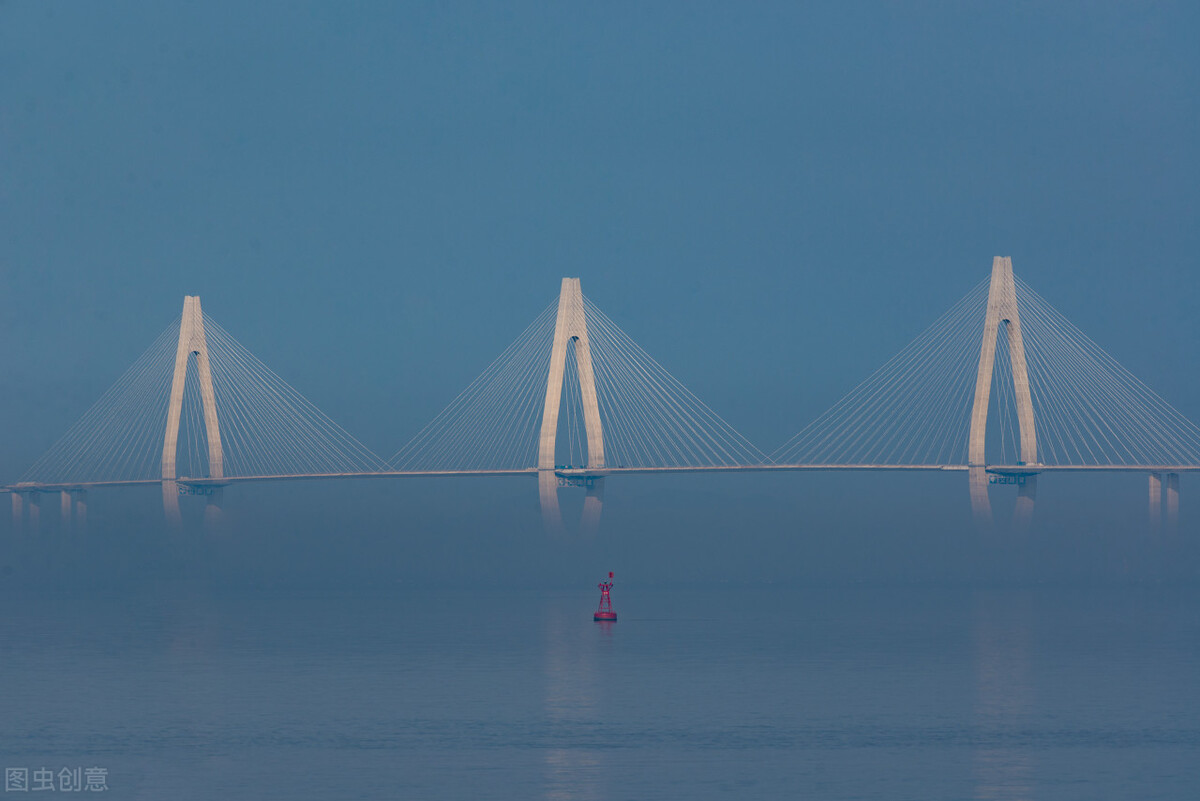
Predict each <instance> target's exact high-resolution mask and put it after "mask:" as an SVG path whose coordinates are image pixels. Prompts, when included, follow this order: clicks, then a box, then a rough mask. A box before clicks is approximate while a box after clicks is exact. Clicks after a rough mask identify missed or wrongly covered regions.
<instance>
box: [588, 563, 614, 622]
mask: <svg viewBox="0 0 1200 801" xmlns="http://www.w3.org/2000/svg"><path fill="white" fill-rule="evenodd" d="M612 578H613V574H612V571H611V570H610V571H609V572H608V581H602V582H600V583H599V584H598V585H596V586H598V587H599V588H600V606H599V607H598V608H597V609H596V614H594V615H592V620H604V621H608V622H610V623H615V622H616V620H617V613H616V612H614V611H613V608H612V599H611V598H609V597H608V591H609V590H611V589H612V585H613V582H612Z"/></svg>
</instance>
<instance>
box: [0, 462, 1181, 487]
mask: <svg viewBox="0 0 1200 801" xmlns="http://www.w3.org/2000/svg"><path fill="white" fill-rule="evenodd" d="M969 469H970V467H969V466H968V465H965V464H752V465H720V466H704V467H604V468H597V469H589V468H576V467H560V468H556V469H555V471H554V472H555V474H556V475H559V476H562V477H564V478H602V477H604V476H618V475H659V474H662V475H666V474H685V473H771V472H927V473H928V472H965V471H967V470H969ZM984 469H985V470H986V471H987V472H989V473H995V474H999V475H1037V474H1039V473H1193V472H1200V465H1186V464H1175V465H986V466H985V467H984ZM538 472H539V471H538V469H537V468H534V467H528V468H520V469H515V470H394V471H379V472H373V473H311V474H293V475H264V476H227V477H225V478H189V477H186V476H181V477H179V478H178V479H176V481H177V482H178V483H179V484H182V485H184V486H194V487H205V486H209V487H211V486H228V485H230V484H245V483H250V482H255V481H314V480H321V479H347V478H358V479H364V478H376V479H378V478H450V477H456V478H472V477H476V478H496V477H515V476H536V475H537V474H538ZM160 484H162V479H140V480H133V481H88V482H75V483H64V484H40V483H32V482H26V483H19V484H12V485H9V486H7V487H0V493H3V492H58V491H62V490H86V489H99V488H101V487H139V486H157V485H160Z"/></svg>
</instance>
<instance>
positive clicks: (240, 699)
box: [0, 583, 1200, 801]
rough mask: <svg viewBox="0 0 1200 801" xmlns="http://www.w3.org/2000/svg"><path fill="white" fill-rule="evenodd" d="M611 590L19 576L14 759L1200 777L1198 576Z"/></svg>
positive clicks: (677, 793) (987, 795) (16, 763)
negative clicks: (65, 580)
mask: <svg viewBox="0 0 1200 801" xmlns="http://www.w3.org/2000/svg"><path fill="white" fill-rule="evenodd" d="M595 601H596V597H595V592H594V591H593V590H592V589H591V588H581V589H580V591H579V592H573V593H562V592H545V593H534V592H522V593H515V594H510V593H505V592H502V591H500V590H495V591H489V592H475V593H457V592H448V591H420V592H418V591H415V590H414V591H412V592H411V593H408V594H405V595H402V596H401V597H398V598H392V599H389V600H354V601H346V600H323V601H314V600H303V601H294V600H290V601H283V600H241V601H228V600H225V601H222V600H216V599H213V598H212V597H208V595H207V594H206V593H204V592H186V591H181V592H173V593H169V594H164V596H163V597H155V598H153V599H142V600H137V601H132V600H131V601H120V602H114V601H108V602H102V603H98V602H88V603H84V602H79V601H71V602H66V601H59V602H51V601H38V602H32V601H28V602H11V601H10V602H8V608H7V610H6V612H5V615H4V618H3V626H2V628H0V645H2V649H3V659H2V661H0V731H2V735H0V762H3V766H4V767H6V768H20V767H25V768H27V769H28V770H29V775H30V781H31V782H32V776H33V773H34V771H35V770H37V769H40V768H46V769H51V770H53V771H54V772H55V774H56V777H55V782H56V786H57V782H58V781H59V778H58V776H57V774H58V773H59V771H60V770H61V769H62V768H64V767H70V768H73V767H81V768H87V767H102V768H104V769H106V770H107V776H106V784H107V786H108V787H109V790H108V796H107V797H110V798H114V799H117V798H142V799H193V798H194V799H242V798H245V799H307V798H313V799H328V798H381V799H383V798H386V799H439V798H454V799H460V798H461V799H476V798H514V799H659V798H662V799H683V798H687V799H708V798H729V797H733V798H814V799H922V801H925V800H927V799H941V798H946V799H1086V800H1087V801H1096V800H1097V799H1154V798H1164V799H1168V798H1169V799H1187V798H1197V797H1200V683H1198V676H1200V594H1198V593H1197V592H1196V591H1195V590H1179V589H1163V588H1157V589H1154V588H1151V589H1147V588H1107V589H1089V590H1076V591H1069V590H1050V589H1037V590H969V589H937V590H934V589H894V590H881V589H870V590H849V589H836V590H807V591H806V590H797V589H795V588H776V587H765V588H764V587H759V588H750V589H747V588H734V587H721V586H717V587H695V588H685V589H673V590H665V589H650V588H644V587H637V586H622V585H621V584H619V583H618V585H617V587H616V589H615V590H614V605H615V607H616V609H617V610H618V612H619V613H620V621H619V622H618V623H616V624H615V625H603V624H596V623H593V622H592V620H591V611H592V609H593V607H594V605H595ZM43 778H44V775H43ZM56 793H57V794H58V795H61V791H60V790H56ZM47 795H48V794H47ZM14 797H20V796H18V795H17V794H15V793H14Z"/></svg>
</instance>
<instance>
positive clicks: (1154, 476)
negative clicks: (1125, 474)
mask: <svg viewBox="0 0 1200 801" xmlns="http://www.w3.org/2000/svg"><path fill="white" fill-rule="evenodd" d="M1160 526H1162V476H1160V475H1159V474H1158V473H1151V474H1150V528H1151V529H1153V530H1155V531H1157V530H1158V528H1159V527H1160Z"/></svg>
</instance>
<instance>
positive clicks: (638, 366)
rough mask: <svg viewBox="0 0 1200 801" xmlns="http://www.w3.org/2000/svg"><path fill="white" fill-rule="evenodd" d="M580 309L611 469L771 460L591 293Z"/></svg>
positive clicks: (763, 461)
mask: <svg viewBox="0 0 1200 801" xmlns="http://www.w3.org/2000/svg"><path fill="white" fill-rule="evenodd" d="M583 305H584V308H585V310H586V315H587V326H588V338H589V339H590V341H591V352H592V364H593V368H594V372H595V376H596V395H597V399H598V400H599V406H600V420H601V425H602V428H603V430H604V454H605V461H606V462H607V464H608V466H610V467H713V466H727V467H728V466H735V465H758V464H764V463H766V462H767V461H768V459H767V456H766V455H765V454H764V453H763V452H762V451H760V450H759V449H758V448H757V447H755V446H754V445H753V444H752V443H751V442H750V441H749V440H747V439H746V438H745V437H744V436H742V435H741V434H740V433H738V431H737V430H736V429H735V428H734V427H733V426H731V425H729V423H727V422H725V420H723V419H722V418H721V417H720V416H719V415H717V414H716V412H714V411H712V409H710V408H709V407H708V406H707V405H705V403H704V402H703V401H701V400H700V399H699V398H697V397H696V396H695V395H693V394H692V392H691V391H690V390H689V389H688V388H687V387H685V386H684V385H683V384H682V383H681V382H680V381H678V380H677V379H676V378H675V377H674V376H673V375H671V374H670V373H669V372H667V370H666V369H665V368H663V367H662V365H660V364H659V363H658V362H656V361H655V360H654V359H653V358H652V357H651V356H650V355H649V354H648V353H646V352H645V351H644V350H642V348H641V347H640V346H639V345H638V344H637V343H636V342H634V341H633V340H632V339H631V338H630V337H629V336H628V335H627V334H625V332H624V331H622V330H621V329H620V328H618V327H617V325H616V324H615V323H614V322H613V321H612V320H610V319H609V318H608V317H607V316H605V314H604V313H603V312H602V311H600V309H598V308H597V307H596V305H595V304H594V303H592V302H591V301H590V300H589V299H588V298H587V297H586V296H585V297H584V298H583Z"/></svg>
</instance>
